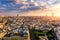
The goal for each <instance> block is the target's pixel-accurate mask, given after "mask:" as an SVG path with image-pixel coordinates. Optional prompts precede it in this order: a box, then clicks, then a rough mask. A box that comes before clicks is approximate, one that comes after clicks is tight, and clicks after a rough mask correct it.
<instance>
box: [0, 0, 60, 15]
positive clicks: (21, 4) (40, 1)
mask: <svg viewBox="0 0 60 40" xmlns="http://www.w3.org/2000/svg"><path fill="white" fill-rule="evenodd" d="M52 13H54V15H55V16H60V0H0V15H11V16H13V15H17V14H20V15H22V16H44V15H48V16H51V14H52Z"/></svg>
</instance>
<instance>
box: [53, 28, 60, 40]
mask: <svg viewBox="0 0 60 40" xmlns="http://www.w3.org/2000/svg"><path fill="white" fill-rule="evenodd" d="M54 33H55V37H56V40H60V27H56V28H54Z"/></svg>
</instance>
